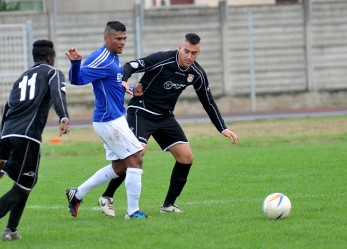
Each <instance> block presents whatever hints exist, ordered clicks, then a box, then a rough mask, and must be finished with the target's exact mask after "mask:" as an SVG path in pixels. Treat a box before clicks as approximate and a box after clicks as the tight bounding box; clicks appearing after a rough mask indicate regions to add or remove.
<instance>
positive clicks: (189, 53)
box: [178, 41, 200, 68]
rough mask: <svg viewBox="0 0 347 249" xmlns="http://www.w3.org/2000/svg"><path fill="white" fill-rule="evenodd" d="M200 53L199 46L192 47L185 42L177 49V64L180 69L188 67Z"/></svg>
mask: <svg viewBox="0 0 347 249" xmlns="http://www.w3.org/2000/svg"><path fill="white" fill-rule="evenodd" d="M199 53H200V44H199V43H198V44H195V45H192V44H190V43H189V42H188V41H185V42H184V43H183V44H182V45H181V46H179V48H178V64H179V65H180V66H181V67H184V68H187V67H190V66H191V65H192V64H193V63H194V61H195V60H196V58H198V55H199Z"/></svg>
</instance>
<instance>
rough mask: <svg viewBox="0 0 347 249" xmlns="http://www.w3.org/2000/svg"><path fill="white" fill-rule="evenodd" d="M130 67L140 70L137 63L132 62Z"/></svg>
mask: <svg viewBox="0 0 347 249" xmlns="http://www.w3.org/2000/svg"><path fill="white" fill-rule="evenodd" d="M130 66H131V67H132V68H135V69H136V68H138V67H139V63H137V62H130Z"/></svg>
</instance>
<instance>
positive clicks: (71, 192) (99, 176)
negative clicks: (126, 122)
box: [66, 122, 126, 217]
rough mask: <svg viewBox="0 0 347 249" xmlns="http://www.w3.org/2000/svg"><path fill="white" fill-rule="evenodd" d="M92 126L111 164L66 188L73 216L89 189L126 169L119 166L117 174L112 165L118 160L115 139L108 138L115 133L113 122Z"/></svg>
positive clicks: (109, 179) (96, 123)
mask: <svg viewBox="0 0 347 249" xmlns="http://www.w3.org/2000/svg"><path fill="white" fill-rule="evenodd" d="M93 128H94V131H95V133H96V134H97V135H98V136H99V138H100V139H101V140H102V141H104V142H105V144H104V148H105V151H106V159H107V160H110V161H112V164H109V165H107V166H105V167H103V168H101V169H99V170H98V171H97V172H95V173H94V174H93V175H92V176H91V177H90V178H88V179H87V180H86V181H85V182H83V183H82V184H81V185H80V186H79V187H78V188H68V189H67V190H66V196H67V199H68V203H69V209H70V213H71V215H72V216H74V217H76V216H77V214H78V209H79V206H80V204H81V202H82V199H83V197H84V196H85V195H86V194H87V193H88V192H89V191H91V190H93V189H94V188H96V187H98V186H101V185H103V184H105V183H109V182H110V181H111V180H112V179H113V178H117V177H118V176H119V175H122V174H124V173H125V170H126V165H125V167H124V168H123V169H122V171H121V170H120V169H121V167H119V171H118V174H119V175H118V174H117V172H116V171H115V170H114V167H113V164H114V161H117V160H119V158H118V156H117V155H116V154H115V153H114V148H116V147H117V146H118V142H117V139H110V138H112V137H113V136H114V134H115V133H114V130H115V129H117V128H116V127H114V124H113V123H112V122H106V123H98V122H94V123H93Z"/></svg>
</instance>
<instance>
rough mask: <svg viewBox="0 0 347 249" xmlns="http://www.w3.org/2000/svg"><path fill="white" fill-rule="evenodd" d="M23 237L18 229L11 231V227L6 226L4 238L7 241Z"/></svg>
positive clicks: (3, 233)
mask: <svg viewBox="0 0 347 249" xmlns="http://www.w3.org/2000/svg"><path fill="white" fill-rule="evenodd" d="M21 238H22V237H21V236H20V235H19V233H18V231H15V232H11V230H10V229H9V228H5V229H4V231H3V232H2V240H3V241H7V240H19V239H21Z"/></svg>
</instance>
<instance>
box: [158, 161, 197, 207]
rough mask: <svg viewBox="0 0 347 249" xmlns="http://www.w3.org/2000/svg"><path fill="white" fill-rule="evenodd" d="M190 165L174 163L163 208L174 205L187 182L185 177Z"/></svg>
mask: <svg viewBox="0 0 347 249" xmlns="http://www.w3.org/2000/svg"><path fill="white" fill-rule="evenodd" d="M191 166H192V164H183V163H179V162H176V163H175V166H174V168H173V169H172V173H171V179H170V186H169V190H168V192H167V195H166V198H165V201H164V204H163V206H168V205H171V204H174V203H175V201H176V198H177V197H178V196H179V195H180V194H181V192H182V189H183V187H184V185H185V184H186V182H187V177H188V174H189V170H190V167H191Z"/></svg>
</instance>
